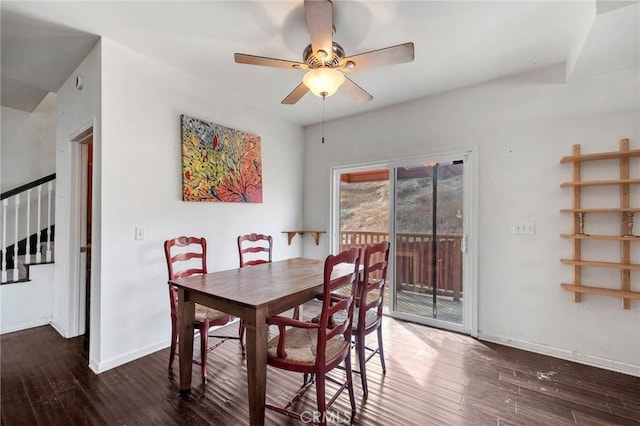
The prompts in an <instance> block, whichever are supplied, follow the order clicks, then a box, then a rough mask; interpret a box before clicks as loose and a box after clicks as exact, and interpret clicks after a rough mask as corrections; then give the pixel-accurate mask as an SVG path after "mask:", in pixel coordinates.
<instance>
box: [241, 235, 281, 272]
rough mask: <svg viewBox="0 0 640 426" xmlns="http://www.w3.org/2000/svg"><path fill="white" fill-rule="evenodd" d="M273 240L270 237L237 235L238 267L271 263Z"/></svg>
mask: <svg viewBox="0 0 640 426" xmlns="http://www.w3.org/2000/svg"><path fill="white" fill-rule="evenodd" d="M272 252H273V238H271V235H264V234H246V235H238V256H239V259H240V267H241V268H242V267H244V266H251V265H259V264H261V263H269V262H271V256H272Z"/></svg>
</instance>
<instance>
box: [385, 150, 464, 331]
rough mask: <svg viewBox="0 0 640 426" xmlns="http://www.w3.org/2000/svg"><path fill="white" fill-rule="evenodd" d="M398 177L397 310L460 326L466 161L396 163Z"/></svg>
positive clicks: (395, 228)
mask: <svg viewBox="0 0 640 426" xmlns="http://www.w3.org/2000/svg"><path fill="white" fill-rule="evenodd" d="M394 177H395V185H394V188H395V197H394V198H395V203H394V204H395V209H394V211H395V215H394V219H395V220H394V224H395V226H394V231H395V238H394V241H395V244H394V245H395V277H394V278H395V279H394V283H395V286H394V291H393V311H394V312H395V313H397V314H400V315H401V316H405V317H412V318H413V319H417V320H421V322H422V321H427V320H434V321H437V322H438V323H440V324H439V325H440V326H444V327H445V328H458V327H461V326H462V324H463V311H464V309H463V307H464V306H463V304H464V302H465V297H464V287H463V279H462V278H463V262H462V260H463V251H464V248H465V246H464V245H465V243H466V240H465V233H464V226H463V211H464V161H463V159H462V158H461V159H454V160H448V161H441V162H430V163H426V164H416V165H407V166H397V167H395V168H394ZM428 322H430V323H433V321H428Z"/></svg>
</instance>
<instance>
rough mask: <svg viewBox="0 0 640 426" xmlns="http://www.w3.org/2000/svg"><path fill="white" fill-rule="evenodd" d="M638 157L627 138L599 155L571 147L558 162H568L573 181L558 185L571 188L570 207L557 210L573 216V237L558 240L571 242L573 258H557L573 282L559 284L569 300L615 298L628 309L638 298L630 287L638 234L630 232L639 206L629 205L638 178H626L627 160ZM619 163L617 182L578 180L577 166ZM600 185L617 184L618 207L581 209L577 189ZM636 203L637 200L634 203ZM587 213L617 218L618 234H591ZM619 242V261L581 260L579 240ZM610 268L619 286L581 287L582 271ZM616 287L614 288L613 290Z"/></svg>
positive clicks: (635, 266)
mask: <svg viewBox="0 0 640 426" xmlns="http://www.w3.org/2000/svg"><path fill="white" fill-rule="evenodd" d="M633 157H640V149H635V150H630V149H629V139H622V140H621V141H620V150H619V151H612V152H601V153H595V154H581V153H580V145H574V146H573V152H572V155H570V156H566V157H563V158H562V159H561V160H560V162H561V163H572V166H573V180H572V181H571V182H564V183H562V184H560V186H561V187H562V188H572V189H573V207H572V208H570V209H562V210H560V211H561V212H562V213H570V214H572V215H573V234H561V237H562V238H567V239H571V240H573V257H572V258H571V259H560V260H561V261H562V263H564V264H566V265H571V266H572V267H573V283H562V284H561V285H562V288H563V289H565V290H567V291H571V292H573V301H574V302H580V301H581V295H582V294H596V295H605V296H613V297H619V298H621V299H622V308H623V309H631V303H630V301H631V299H640V291H638V290H634V289H632V288H631V271H639V270H640V264H636V263H632V262H631V244H632V243H638V242H640V235H638V233H637V232H636V233H634V231H633V226H634V219H635V216H636V214H637V213H639V212H640V207H637V206H636V207H632V206H631V204H630V203H631V197H630V192H631V189H632V188H634V187H635V185H638V184H640V179H638V177H637V176H636V177H634V178H632V177H630V176H629V175H630V166H629V164H630V158H633ZM615 159H619V160H620V179H607V180H592V181H583V180H581V177H580V174H581V163H583V162H587V161H598V160H615ZM603 185H617V186H619V187H620V206H619V207H603V208H582V207H581V204H580V203H581V198H582V196H583V195H584V194H582V192H581V189H582V188H584V187H594V186H603ZM635 202H637V199H636V200H635ZM591 214H616V215H619V216H620V234H619V235H600V234H597V235H596V234H594V235H591V234H589V233H587V232H586V230H587V217H588V216H590V215H591ZM585 240H596V241H598V240H600V241H620V262H603V261H599V260H585V259H582V241H585ZM583 267H595V268H614V269H619V270H620V283H619V284H613V285H611V286H607V287H605V286H593V285H588V286H587V285H583V283H582V268H583ZM614 286H618V288H614Z"/></svg>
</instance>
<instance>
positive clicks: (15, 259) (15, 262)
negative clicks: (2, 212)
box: [13, 194, 20, 281]
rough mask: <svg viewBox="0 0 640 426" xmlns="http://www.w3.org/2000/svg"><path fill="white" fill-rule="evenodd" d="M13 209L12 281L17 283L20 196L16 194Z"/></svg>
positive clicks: (18, 272) (18, 271) (18, 270)
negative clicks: (14, 210) (14, 208)
mask: <svg viewBox="0 0 640 426" xmlns="http://www.w3.org/2000/svg"><path fill="white" fill-rule="evenodd" d="M15 207H16V213H15V217H14V219H13V223H14V225H15V226H14V228H13V230H14V232H13V236H14V239H13V241H14V245H13V280H14V281H18V280H19V279H20V277H19V274H20V269H19V268H18V241H19V240H18V218H19V217H20V216H19V215H20V194H16V199H15Z"/></svg>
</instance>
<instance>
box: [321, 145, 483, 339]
mask: <svg viewBox="0 0 640 426" xmlns="http://www.w3.org/2000/svg"><path fill="white" fill-rule="evenodd" d="M478 151H479V150H478V147H477V146H473V147H470V148H467V149H460V150H456V151H450V152H443V153H435V154H430V155H421V156H415V157H410V158H404V159H395V160H388V161H380V162H372V163H363V164H356V165H346V166H335V167H332V168H331V185H330V191H331V194H330V203H329V206H330V207H329V208H330V214H329V229H330V234H329V248H330V250H331V253H336V252H337V250H339V247H340V175H341V174H343V173H348V172H359V171H368V170H376V169H388V170H389V197H390V198H391V197H394V196H395V168H396V167H404V166H410V165H418V164H425V163H432V162H445V161H451V159H452V158H455V157H457V158H462V159H463V161H464V188H465V190H464V193H463V230H464V235H465V236H466V246H467V252H466V253H465V255H464V256H463V266H462V282H463V284H462V285H463V288H464V291H465V295H466V297H465V299H466V300H468V302H466V303H463V315H462V316H463V322H462V324H461V325H458V324H452V323H447V322H444V321H439V320H437V319H435V320H434V319H427V318H422V317H417V316H414V315H409V314H405V313H402V312H397V311H394V310H393V303H389V307H390V309H389V312H387V313H386V314H387V315H389V316H391V317H393V318H397V319H401V320H405V321H411V322H416V323H419V324H424V325H429V326H435V327H438V328H443V329H447V330H451V331H456V332H460V333H464V334H468V335H471V336H473V337H477V336H478V266H477V265H478V168H477V161H478ZM394 206H395V200H391V199H390V202H389V226H388V229H389V236H390V237H389V238H390V239H392V236H393V235H394V234H395V208H394ZM395 250H396V249H395V244H391V252H390V254H389V258H390V262H389V270H388V273H387V277H395V276H396V273H395V268H396V262H395V259H396V252H395ZM388 281H389V282H390V284H391V288H390V291H391V294H395V280H394V279H390V280H388ZM390 302H391V301H390Z"/></svg>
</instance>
